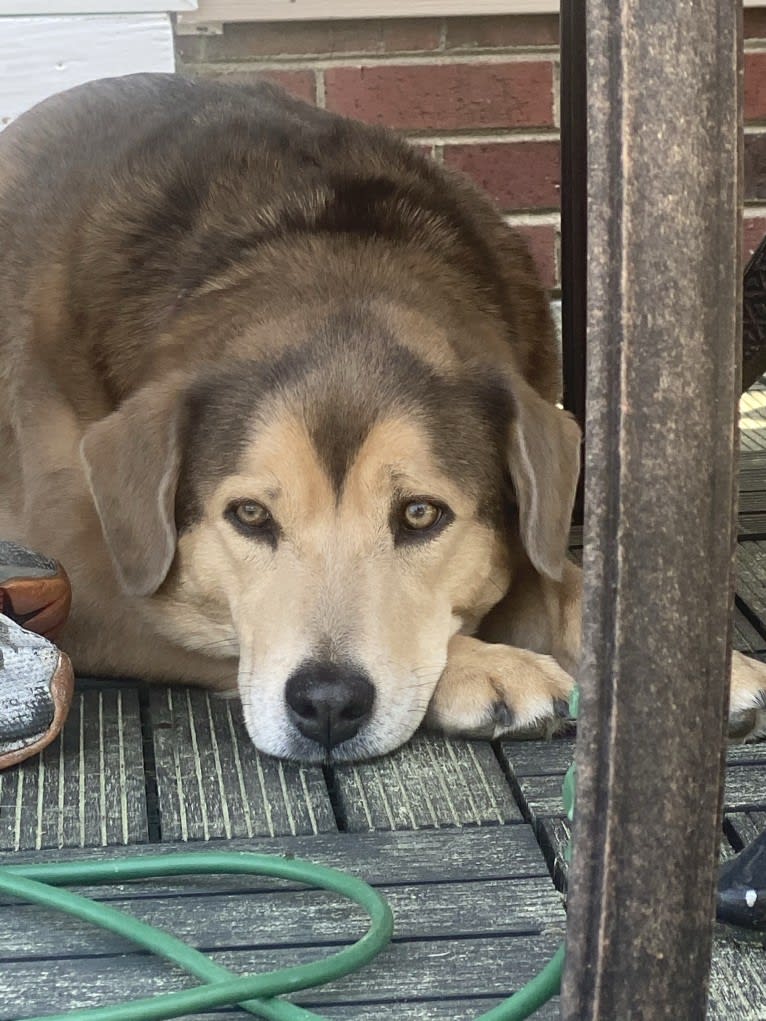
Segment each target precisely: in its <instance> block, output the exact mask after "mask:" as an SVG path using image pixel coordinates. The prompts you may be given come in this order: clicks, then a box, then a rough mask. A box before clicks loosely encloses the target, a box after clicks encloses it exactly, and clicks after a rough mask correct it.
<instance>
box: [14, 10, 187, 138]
mask: <svg viewBox="0 0 766 1021" xmlns="http://www.w3.org/2000/svg"><path fill="white" fill-rule="evenodd" d="M174 69H175V61H174V54H173V31H172V26H171V24H170V18H169V17H168V15H167V14H151V13H150V14H113V15H61V16H54V17H0V126H4V125H6V124H8V123H9V122H10V121H11V120H13V118H14V117H18V115H19V114H20V113H23V112H24V110H27V109H28V108H29V107H30V106H33V105H34V104H35V103H39V102H40V100H42V99H45V98H46V97H47V96H50V95H52V94H53V93H54V92H61V91H62V90H63V89H68V88H71V87H72V86H74V85H81V84H83V83H84V82H87V81H92V80H93V79H94V78H109V77H113V76H116V75H124V74H132V73H133V72H136V71H173V70H174Z"/></svg>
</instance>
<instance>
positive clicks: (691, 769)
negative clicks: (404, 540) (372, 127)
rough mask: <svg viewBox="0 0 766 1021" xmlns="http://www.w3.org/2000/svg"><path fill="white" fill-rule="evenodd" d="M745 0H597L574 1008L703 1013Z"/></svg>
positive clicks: (571, 924)
mask: <svg viewBox="0 0 766 1021" xmlns="http://www.w3.org/2000/svg"><path fill="white" fill-rule="evenodd" d="M740 7H741V5H740V3H739V2H738V0H707V2H706V3H696V2H693V0H588V2H587V7H586V9H587V26H586V28H587V54H588V107H589V111H588V146H589V170H588V178H589V180H588V260H589V270H588V349H589V361H588V443H587V455H586V456H587V463H586V501H585V513H586V550H585V571H586V583H585V627H584V653H583V664H582V670H581V676H580V685H581V706H580V711H581V716H580V723H579V735H578V745H577V752H576V763H577V805H576V812H577V816H576V820H575V845H574V859H573V863H572V870H571V876H570V901H569V920H568V954H567V964H566V972H565V976H564V986H563V993H562V1016H563V1018H564V1019H565V1021H594V1019H598V1021H639V1019H642V1021H661V1019H668V1021H701V1019H703V1018H704V1016H705V1004H706V996H707V979H708V971H709V962H710V949H711V935H710V933H711V923H712V917H713V890H714V884H713V870H714V861H715V858H716V853H717V848H718V841H719V834H720V813H721V800H720V785H721V778H722V769H723V761H722V760H723V756H722V748H723V733H724V716H725V706H726V701H727V697H728V691H727V689H728V684H727V676H728V665H729V653H728V638H729V630H730V622H729V621H730V610H731V603H732V554H733V549H734V534H735V533H734V503H735V495H734V494H735V470H734V455H735V446H736V407H737V398H738V396H739V371H738V361H739V348H740V279H741V276H740V232H741V228H740V195H741V182H740V165H741V158H740V141H739V137H740V108H741V100H740V92H741V84H740V79H741V23H740V19H741V12H740Z"/></svg>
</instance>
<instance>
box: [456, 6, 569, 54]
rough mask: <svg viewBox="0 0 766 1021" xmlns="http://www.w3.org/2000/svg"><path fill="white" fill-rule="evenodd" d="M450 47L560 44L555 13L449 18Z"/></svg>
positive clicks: (476, 47) (469, 48) (457, 48)
mask: <svg viewBox="0 0 766 1021" xmlns="http://www.w3.org/2000/svg"><path fill="white" fill-rule="evenodd" d="M446 39H447V49H448V50H498V49H503V50H504V49H513V48H514V47H529V46H558V44H559V19H558V17H557V16H556V15H555V14H525V15H516V16H513V15H496V16H490V17H475V18H449V19H448V20H447V32H446Z"/></svg>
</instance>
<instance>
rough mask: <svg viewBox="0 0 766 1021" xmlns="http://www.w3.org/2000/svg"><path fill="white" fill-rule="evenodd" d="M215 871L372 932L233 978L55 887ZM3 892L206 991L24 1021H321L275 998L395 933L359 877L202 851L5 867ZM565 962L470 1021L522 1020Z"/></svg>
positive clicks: (554, 962) (384, 907) (361, 960)
mask: <svg viewBox="0 0 766 1021" xmlns="http://www.w3.org/2000/svg"><path fill="white" fill-rule="evenodd" d="M213 873H218V874H221V873H225V874H233V873H240V874H246V875H259V876H274V877H277V878H280V879H289V880H292V881H293V882H299V883H304V884H306V885H311V886H314V887H317V888H319V889H322V890H330V891H332V892H334V893H338V894H341V895H342V896H344V897H347V898H349V899H350V900H352V901H354V902H355V903H356V904H358V905H360V907H362V908H364V909H365V911H367V913H368V915H369V917H370V927H369V929H368V931H367V932H366V933H365V935H364V936H362V938H361V939H360V940H358V941H357V942H356V943H354V944H353V945H352V946H350V947H346V948H344V949H342V950H340V951H338V952H337V953H334V954H332V955H331V956H330V957H327V958H324V959H323V960H320V961H312V962H311V963H310V964H303V965H298V966H295V967H291V968H284V969H280V970H279V971H271V972H267V973H265V974H263V975H258V976H250V977H238V976H234V975H233V974H232V973H231V972H230V971H228V970H227V969H226V968H223V967H221V966H220V965H218V964H215V963H214V962H213V961H211V960H210V959H209V958H207V957H206V956H205V955H204V954H201V953H200V952H199V951H198V950H195V949H194V948H192V947H190V946H188V945H187V944H185V943H183V942H182V941H181V940H179V939H176V938H175V937H174V936H171V935H170V934H169V933H166V932H163V931H162V930H160V929H155V928H153V927H152V926H150V925H146V924H145V923H144V922H140V921H138V920H137V919H135V918H132V917H131V916H130V915H126V914H123V913H122V912H121V911H117V910H115V909H114V908H110V907H107V906H106V905H104V904H100V903H96V902H94V901H91V900H88V898H87V897H81V896H79V895H78V894H74V893H70V892H69V891H66V890H59V889H56V888H55V887H58V886H65V885H69V884H97V883H116V882H125V881H127V880H131V879H150V878H161V877H165V876H181V875H184V876H188V875H210V874H213ZM0 892H3V893H6V894H11V895H12V896H14V897H18V898H20V899H22V900H26V901H30V902H32V903H34V904H40V905H42V906H44V907H49V908H53V909H54V910H58V911H63V912H65V913H66V914H69V915H73V916H74V917H76V918H79V919H81V920H82V921H85V922H91V923H93V924H94V925H97V926H100V927H101V928H102V929H107V930H109V931H110V932H114V933H116V934H117V935H119V936H123V937H125V938H126V939H129V940H131V941H132V942H133V943H135V944H137V945H138V946H140V947H142V948H143V949H145V950H149V951H151V952H152V953H155V954H157V955H158V956H160V957H164V958H165V959H166V960H168V961H172V962H173V964H176V965H178V966H179V967H180V968H183V970H184V971H186V972H188V973H189V974H191V975H194V976H196V977H197V978H199V979H201V980H202V981H203V982H204V983H205V985H200V986H197V987H195V988H192V989H188V990H182V991H180V992H175V993H165V994H162V995H159V996H154V997H151V998H149V999H144V1000H132V1001H131V1002H129V1003H124V1004H117V1005H115V1006H111V1007H95V1008H87V1009H82V1010H74V1011H69V1012H68V1013H65V1014H55V1015H46V1016H45V1018H33V1019H28V1021H163V1019H165V1018H173V1017H182V1016H183V1015H184V1014H190V1013H193V1012H196V1011H201V1010H207V1009H212V1008H214V1007H222V1006H226V1005H231V1004H239V1006H241V1007H242V1008H243V1009H244V1010H246V1011H248V1012H249V1013H250V1014H254V1015H256V1016H258V1017H262V1018H268V1019H270V1021H323V1019H322V1018H321V1016H320V1015H318V1014H314V1013H313V1012H311V1011H309V1010H306V1009H304V1008H303V1007H298V1006H296V1005H295V1004H293V1003H290V1002H288V1001H286V1000H281V999H276V997H279V996H282V995H283V994H285V993H293V992H296V991H298V990H300V989H307V988H309V987H311V986H316V985H320V984H322V983H325V982H331V981H333V980H335V979H338V978H341V977H342V976H344V975H348V974H349V973H350V972H352V971H355V970H356V969H357V968H360V967H362V965H364V964H367V962H368V961H370V960H372V958H373V957H374V956H375V955H376V954H378V953H379V952H380V951H381V950H383V949H384V947H385V946H386V945H387V944H388V942H389V940H390V939H391V934H392V932H393V916H392V914H391V909H390V908H389V906H388V904H387V903H386V901H385V900H384V899H383V897H382V896H381V895H380V894H379V893H378V892H377V891H376V890H373V889H372V887H370V886H368V885H367V884H366V883H364V882H362V881H361V880H360V879H356V878H355V877H353V876H349V875H346V874H345V873H343V872H339V871H337V870H336V869H329V868H324V867H321V866H318V865H313V864H311V863H309V862H304V861H299V860H296V859H290V860H288V859H284V858H279V857H275V856H269V855H261V854H249V853H240V854H233V853H221V854H217V853H210V852H206V851H202V852H197V853H192V854H168V855H157V856H151V857H148V856H147V857H141V858H133V859H122V860H116V861H97V862H83V863H74V862H62V863H59V864H55V865H10V866H5V867H3V868H0ZM563 962H564V949H563V947H562V948H561V949H560V950H559V951H558V952H557V953H556V955H555V956H554V957H553V958H552V959H551V961H550V962H549V963H548V964H547V965H546V966H545V968H543V970H542V971H541V972H540V974H539V975H537V976H536V977H535V978H534V979H532V981H531V982H529V983H528V984H527V985H526V986H524V987H523V988H522V989H520V990H519V991H518V992H517V993H515V994H514V995H513V996H511V997H510V999H508V1000H506V1001H504V1002H503V1003H501V1004H499V1005H498V1006H497V1007H494V1008H493V1009H492V1010H490V1011H488V1012H487V1013H486V1014H482V1015H481V1018H478V1019H477V1021H521V1019H523V1018H527V1017H529V1015H530V1014H531V1013H533V1012H534V1011H535V1010H537V1008H538V1007H540V1006H541V1005H542V1004H543V1003H545V1002H546V1000H549V999H550V998H551V996H554V995H555V994H556V993H557V992H558V990H559V985H560V982H561V971H562V967H563Z"/></svg>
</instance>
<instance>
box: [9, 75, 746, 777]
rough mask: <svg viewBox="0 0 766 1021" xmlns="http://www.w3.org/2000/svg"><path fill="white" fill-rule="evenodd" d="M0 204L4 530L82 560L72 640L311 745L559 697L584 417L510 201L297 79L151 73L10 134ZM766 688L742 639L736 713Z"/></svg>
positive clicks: (543, 713) (525, 716)
mask: <svg viewBox="0 0 766 1021" xmlns="http://www.w3.org/2000/svg"><path fill="white" fill-rule="evenodd" d="M0 225H1V229H2V237H3V247H2V252H1V253H0V261H1V263H2V265H1V267H0V365H1V366H2V368H1V369H0V443H1V444H2V450H3V457H2V464H1V465H0V473H2V477H1V478H0V487H1V489H0V492H2V506H1V507H0V534H2V535H3V536H4V537H7V538H12V539H16V540H18V541H21V542H23V543H24V544H25V545H27V546H31V547H35V548H38V549H40V550H43V551H45V552H46V553H47V554H49V555H53V556H56V557H57V558H58V559H60V560H61V561H62V562H63V563H64V565H65V566H66V568H67V570H68V572H69V574H70V576H71V579H72V582H73V589H74V602H73V610H72V616H71V620H70V623H69V624H68V626H67V628H66V629H65V631H64V632H63V634H62V636H61V639H60V644H61V646H62V648H63V649H64V650H65V651H67V652H68V653H69V654H70V656H71V657H72V659H73V661H74V663H75V666H76V667H77V669H78V670H79V671H81V672H85V673H90V674H101V675H103V674H110V675H116V676H131V677H138V678H144V679H147V680H152V681H165V682H182V683H187V682H191V683H196V684H201V685H204V686H206V687H209V688H211V689H214V690H216V691H219V692H232V691H238V694H239V697H240V698H241V700H242V704H243V709H244V717H245V721H246V724H247V728H248V731H249V733H250V736H251V738H252V740H253V742H254V743H255V745H256V746H257V747H258V748H259V749H260V750H262V751H263V752H265V753H268V754H271V755H275V756H281V757H288V758H296V759H301V760H304V761H325V760H328V759H329V760H332V761H344V760H354V759H363V758H366V757H370V756H375V755H380V754H382V753H385V752H388V751H390V750H392V749H394V748H396V747H397V746H398V745H400V744H402V743H403V742H405V741H406V740H407V739H408V738H409V737H410V736H411V735H412V734H413V732H414V731H415V730H416V729H417V728H418V727H419V726H420V725H421V724H422V723H423V722H425V723H426V724H427V725H429V726H432V727H435V728H438V729H440V730H442V731H444V732H447V733H451V734H460V735H468V736H481V737H498V736H500V735H504V734H511V735H513V734H516V733H521V732H525V731H528V730H529V729H530V728H535V727H541V726H542V727H544V728H549V729H552V728H555V726H556V721H557V720H559V718H560V717H561V716H563V715H565V713H566V700H567V698H568V696H569V694H570V691H571V689H572V672H573V671H574V669H575V665H576V662H577V659H578V654H579V644H580V612H581V577H580V570H579V568H578V567H577V566H576V565H575V564H574V563H572V562H571V561H570V560H569V559H568V556H567V543H568V534H569V526H570V518H571V512H572V506H573V500H574V495H575V490H576V485H577V479H578V473H579V450H580V430H579V428H578V426H577V424H576V423H575V421H574V420H573V419H572V417H571V416H570V415H569V414H567V413H566V412H565V411H563V410H562V409H561V408H560V406H558V404H557V400H558V398H559V394H560V382H561V381H560V369H559V358H558V354H557V343H556V337H555V331H554V327H553V324H552V321H551V317H550V312H549V307H548V302H547V299H546V295H545V293H544V290H543V288H542V286H541V285H540V282H539V280H538V278H537V276H536V273H535V270H534V267H533V263H532V260H531V258H530V255H529V253H528V251H527V249H526V247H525V245H524V243H523V242H522V241H521V239H520V238H519V237H518V236H517V235H516V234H515V233H514V232H513V231H512V230H511V229H510V228H509V227H508V226H507V225H506V224H505V223H504V221H503V219H502V217H501V216H500V215H499V213H498V212H497V211H496V210H495V208H494V207H493V206H492V204H491V203H490V201H489V200H488V199H487V198H485V197H484V196H483V195H482V194H481V193H480V192H479V191H478V190H477V189H475V188H474V187H473V186H472V185H471V184H469V183H468V182H467V181H466V180H464V179H463V178H461V177H460V176H458V175H456V174H454V173H451V172H450V171H448V170H446V169H445V168H443V167H440V166H438V165H436V164H435V163H433V162H431V161H429V160H428V159H427V158H426V157H425V156H424V155H423V154H421V153H420V152H418V151H417V150H416V149H415V148H414V147H412V146H410V145H409V144H408V143H406V142H405V141H404V140H401V139H399V138H398V137H396V136H395V135H393V134H392V133H390V132H388V131H386V130H383V129H379V128H375V127H370V126H366V125H363V124H360V123H356V122H354V121H352V120H348V119H344V118H341V117H338V116H335V115H333V114H330V113H328V112H326V111H323V110H319V109H315V108H313V107H310V106H308V105H306V104H304V103H302V102H299V101H298V100H296V99H292V98H290V97H289V96H288V95H287V94H285V93H284V92H282V91H281V90H279V89H277V88H276V87H275V86H272V85H269V84H257V85H252V86H250V85H247V86H245V85H225V84H221V83H213V82H207V83H203V82H195V81H189V80H185V79H183V78H181V77H176V76H172V75H135V76H130V77H127V78H122V79H111V80H105V81H101V82H97V83H93V84H90V85H86V86H81V87H79V88H76V89H73V90H71V91H69V92H67V93H63V94H61V95H58V96H55V97H53V98H51V99H49V100H47V101H45V102H43V103H42V104H40V105H39V106H38V107H36V108H34V109H33V110H32V111H30V112H29V113H27V114H25V115H24V116H22V117H21V118H20V119H19V120H18V121H16V122H14V123H13V124H12V125H11V126H10V127H8V128H7V129H6V130H5V131H4V132H3V133H2V135H0ZM765 690H766V668H764V667H763V666H762V665H761V664H760V663H757V662H755V661H753V660H748V659H746V658H744V657H741V656H739V655H737V654H735V660H734V670H733V678H732V704H731V708H732V716H731V718H732V721H733V722H734V723H735V724H736V723H737V721H740V723H741V720H742V719H743V718H744V717H745V716H747V714H748V713H751V716H752V718H753V719H755V716H753V715H752V711H754V710H756V709H758V708H759V707H761V706H762V705H763V700H764V691H765ZM758 720H760V716H759V717H758ZM753 726H756V724H753ZM751 730H752V727H751Z"/></svg>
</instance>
